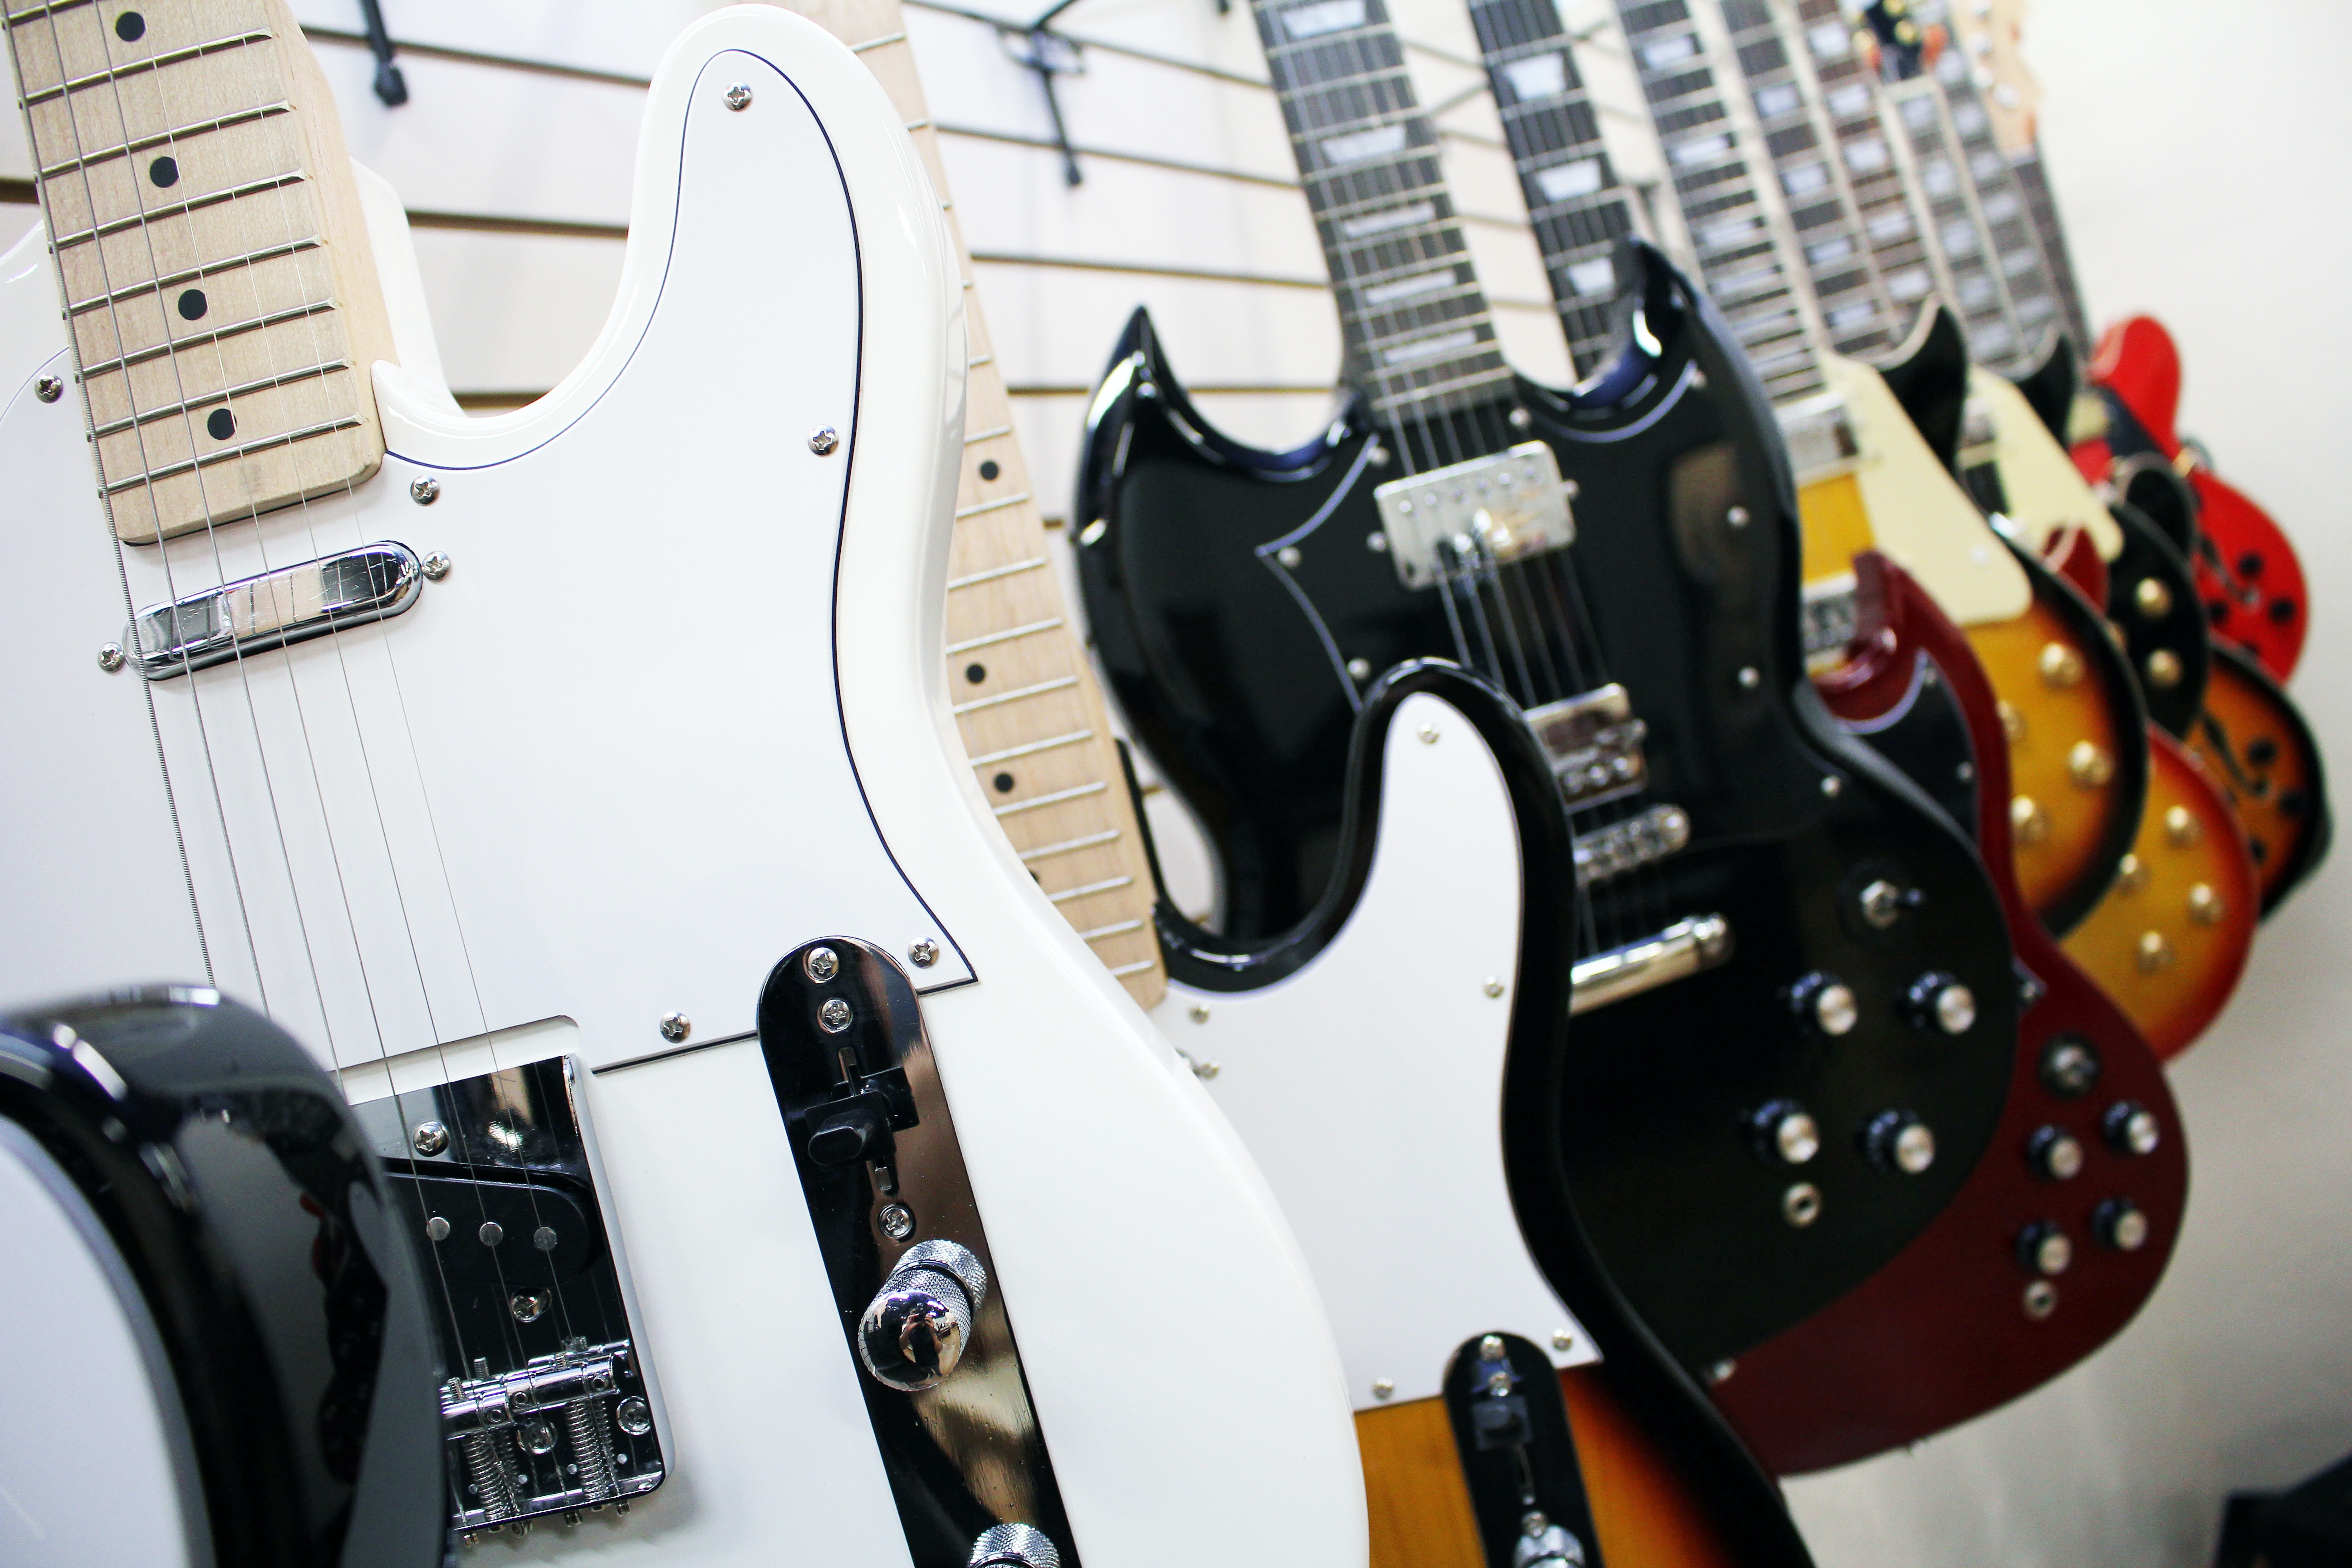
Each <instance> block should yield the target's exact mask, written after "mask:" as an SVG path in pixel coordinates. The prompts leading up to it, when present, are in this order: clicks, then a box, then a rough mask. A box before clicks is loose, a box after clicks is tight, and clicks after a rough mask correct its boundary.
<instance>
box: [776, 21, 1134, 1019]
mask: <svg viewBox="0 0 2352 1568" xmlns="http://www.w3.org/2000/svg"><path fill="white" fill-rule="evenodd" d="M793 9H794V10H797V11H799V12H801V13H802V14H803V16H807V17H808V18H809V19H810V20H811V21H814V22H815V23H817V24H818V25H819V26H823V27H824V28H825V29H826V30H827V31H828V32H830V33H832V34H833V35H834V37H837V38H839V39H840V40H841V41H842V42H843V43H845V44H846V45H848V46H849V47H850V48H851V49H852V50H854V51H855V52H856V54H857V56H858V58H860V59H862V60H864V61H865V62H866V68H868V69H870V70H871V71H872V72H873V73H874V76H875V78H876V79H877V80H878V81H879V82H880V83H881V84H882V87H883V89H884V90H886V91H887V92H888V93H889V95H890V101H891V104H892V106H893V107H894V108H896V109H897V110H898V115H899V117H900V119H901V120H902V121H904V122H905V123H906V126H907V129H908V132H911V133H912V135H913V137H914V140H915V146H916V149H917V151H918V152H919V153H921V154H922V158H923V166H924V167H925V168H926V169H927V170H928V171H929V174H930V176H931V184H932V188H933V189H934V190H935V191H937V192H938V193H939V194H940V205H941V206H942V207H943V208H944V209H945V216H946V218H947V225H948V232H949V235H950V237H952V238H953V240H954V242H955V250H956V265H957V267H958V268H960V269H961V273H962V277H963V281H964V312H965V314H964V321H965V328H966V331H967V334H968V337H969V341H970V344H971V368H970V371H969V373H968V376H967V379H966V382H965V392H964V397H965V404H964V454H963V468H962V477H961V479H960V480H959V481H958V487H957V490H956V525H955V542H954V544H953V545H952V547H951V551H950V556H949V565H948V603H947V652H948V689H949V690H950V692H951V693H953V694H954V699H955V711H956V726H957V731H958V732H959V733H960V734H961V736H962V738H963V743H964V750H965V752H966V753H967V754H968V755H969V756H970V758H971V764H972V767H973V769H974V771H975V772H976V773H978V774H979V778H980V784H981V789H982V793H983V794H984V795H987V797H988V799H989V802H990V804H991V805H992V806H993V807H994V808H995V812H996V820H997V823H998V826H1001V827H1003V830H1004V833H1005V837H1008V838H1010V839H1011V840H1012V841H1013V849H1014V850H1015V851H1016V852H1018V853H1019V855H1020V857H1021V860H1022V864H1023V865H1024V866H1026V867H1027V868H1029V870H1030V873H1031V874H1032V875H1033V876H1034V877H1035V878H1036V879H1037V883H1038V886H1040V887H1041V888H1043V889H1045V896H1046V897H1047V898H1048V899H1051V900H1053V901H1054V904H1055V907H1056V908H1057V909H1059V910H1061V912H1062V914H1063V917H1064V918H1065V919H1066V920H1067V921H1069V922H1070V924H1071V925H1072V926H1073V927H1075V928H1076V930H1077V932H1078V934H1079V935H1080V936H1081V937H1083V938H1085V939H1086V942H1087V945H1088V946H1089V947H1090V948H1091V949H1092V950H1093V951H1094V953H1095V955H1096V956H1097V958H1099V959H1101V960H1102V962H1103V963H1105V964H1106V965H1108V968H1109V969H1110V972H1111V973H1113V974H1115V975H1117V976H1118V978H1119V981H1120V983H1121V984H1124V985H1126V987H1127V989H1128V991H1129V994H1131V995H1133V996H1134V997H1135V999H1136V1000H1137V1001H1138V1002H1139V1003H1141V1004H1142V1005H1144V1006H1146V1007H1151V1006H1154V1005H1158V1003H1159V1001H1160V997H1161V995H1162V994H1165V992H1166V990H1167V986H1168V976H1167V971H1166V969H1165V968H1164V967H1163V966H1162V964H1161V962H1160V941H1159V937H1158V935H1157V934H1156V933H1155V932H1154V931H1153V930H1152V925H1151V905H1152V900H1153V898H1154V896H1155V890H1154V889H1153V886H1152V880H1151V872H1150V863H1149V860H1148V859H1147V858H1146V856H1145V855H1144V852H1143V838H1142V834H1141V831H1140V830H1139V826H1138V825H1137V823H1136V820H1135V812H1134V807H1133V803H1132V801H1131V799H1130V797H1129V794H1128V789H1127V782H1126V775H1125V770H1123V769H1122V768H1121V767H1120V765H1119V761H1118V750H1117V748H1116V746H1115V745H1114V743H1113V742H1112V739H1111V731H1110V724H1109V721H1108V716H1107V714H1106V712H1105V710H1104V708H1103V700H1102V693H1101V691H1100V689H1098V688H1097V686H1096V684H1095V679H1094V672H1093V668H1092V667H1091V666H1090V665H1089V664H1088V662H1087V654H1086V649H1085V647H1083V646H1082V645H1081V644H1080V642H1079V640H1078V634H1077V629H1076V626H1074V625H1073V623H1072V621H1071V619H1070V614H1069V607H1068V605H1066V603H1065V601H1064V599H1063V596H1062V587H1061V580H1060V578H1059V577H1058V576H1056V575H1055V571H1054V568H1053V565H1052V558H1051V556H1050V555H1049V554H1048V552H1047V547H1046V543H1045V519H1044V516H1043V515H1042V514H1041V513H1040V511H1039V510H1038V508H1037V502H1036V499H1035V497H1034V493H1033V490H1032V488H1031V485H1030V481H1029V470H1028V466H1027V465H1026V464H1025V463H1024V461H1023V459H1022V456H1021V443H1020V441H1019V440H1018V439H1017V438H1016V437H1014V435H1013V405H1012V403H1011V400H1010V399H1009V398H1008V397H1007V396H1006V395H1005V391H1004V374H1003V370H1002V369H1001V368H1000V367H999V366H998V364H997V363H996V355H995V351H994V349H993V347H992V344H991V342H990V340H989V336H988V326H987V323H986V322H985V321H983V320H982V316H981V311H980V300H979V291H978V290H977V289H974V288H973V287H972V278H971V250H970V248H969V247H966V245H965V244H964V238H963V229H962V226H961V225H960V224H959V223H958V222H957V221H956V215H955V204H954V203H953V202H951V201H950V200H948V199H947V190H948V184H947V174H946V171H945V170H944V168H943V167H942V166H941V164H940V152H939V135H938V132H936V131H935V130H934V129H933V128H932V125H931V119H930V110H929V106H928V105H927V103H926V102H925V100H924V97H923V88H922V80H921V78H920V77H919V75H918V74H917V71H916V66H915V53H914V50H913V48H912V47H910V46H909V45H908V42H907V33H906V27H905V26H904V22H903V19H902V17H901V16H900V13H899V9H898V0H793Z"/></svg>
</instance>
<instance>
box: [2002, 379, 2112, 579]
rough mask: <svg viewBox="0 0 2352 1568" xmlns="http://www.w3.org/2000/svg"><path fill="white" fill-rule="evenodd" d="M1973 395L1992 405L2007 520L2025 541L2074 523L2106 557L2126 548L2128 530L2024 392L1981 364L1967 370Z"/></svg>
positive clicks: (2038, 545)
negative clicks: (2115, 517) (2102, 499)
mask: <svg viewBox="0 0 2352 1568" xmlns="http://www.w3.org/2000/svg"><path fill="white" fill-rule="evenodd" d="M1969 396H1970V397H1973V398H1977V399H1979V400H1981V401H1982V402H1983V403H1984V404H1985V405H1987V406H1988V407H1990V409H1991V410H1992V418H1993V461H1994V462H1995V463H1997V464H1998V465H1999V466H2000V488H2001V491H2002V495H2003V498H2004V499H2005V500H2007V501H2008V502H2009V520H2010V521H2011V522H2013V523H2015V524H2016V525H2017V527H2018V529H2019V531H2020V532H2021V535H2022V537H2023V539H2024V542H2026V544H2027V545H2029V546H2030V547H2031V548H2032V549H2034V550H2037V551H2038V550H2041V549H2042V548H2043V547H2044V546H2046V545H2047V544H2048V543H2049V542H2050V539H2051V536H2052V535H2053V534H2054V533H2056V532H2057V531H2059V530H2060V529H2062V528H2064V527H2066V526H2067V525H2068V524H2070V523H2071V524H2073V525H2074V527H2077V528H2080V529H2082V530H2084V531H2085V532H2087V533H2089V534H2090V536H2091V547H2092V548H2093V549H2095V550H2096V551H2097V552H2099V559H2100V560H2102V561H2113V560H2114V559H2115V558H2116V556H2118V555H2120V554H2122V553H2123V549H2124V531H2123V528H2122V526H2121V525H2120V524H2118V523H2117V522H2116V520H2115V519H2114V518H2113V517H2112V516H2110V515H2109V514H2108V511H2107V509H2106V507H2105V504H2103V503H2102V502H2101V501H2100V500H2099V497H2098V493H2097V492H2096V491H2095V490H2094V489H2091V486H2090V482H2089V481H2088V480H2086V479H2084V478H2083V474H2082V470H2081V469H2079V468H2075V467H2074V458H2070V457H2068V456H2067V455H2066V448H2065V447H2062V446H2060V445H2059V444H2058V440H2057V437H2054V436H2053V435H2051V434H2050V427H2049V426H2046V425H2044V424H2042V416H2040V415H2038V414H2036V413H2034V412H2033V405H2032V404H2031V403H2028V402H2027V401H2026V400H2025V394H2023V393H2021V392H2020V391H2018V390H2017V388H2016V387H2014V386H2012V385H2011V384H2009V381H2008V380H2007V378H2005V377H2003V376H2000V375H1996V374H1993V373H1992V372H1991V371H1989V370H1986V369H1984V368H1983V367H1982V366H1976V367H1973V368H1971V369H1970V370H1969Z"/></svg>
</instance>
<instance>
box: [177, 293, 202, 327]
mask: <svg viewBox="0 0 2352 1568" xmlns="http://www.w3.org/2000/svg"><path fill="white" fill-rule="evenodd" d="M206 309H208V306H207V305H206V303H205V291H204V290H203V289H189V290H188V291H187V292H186V293H184V294H183V295H181V296H180V317H181V319H182V320H183V321H201V320H203V319H204V314H205V310H206Z"/></svg>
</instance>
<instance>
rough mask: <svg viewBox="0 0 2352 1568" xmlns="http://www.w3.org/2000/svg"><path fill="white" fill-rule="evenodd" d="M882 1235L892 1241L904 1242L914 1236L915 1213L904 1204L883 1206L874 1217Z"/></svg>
mask: <svg viewBox="0 0 2352 1568" xmlns="http://www.w3.org/2000/svg"><path fill="white" fill-rule="evenodd" d="M874 1223H875V1224H876V1225H878V1226H881V1227H882V1234H883V1235H885V1236H887V1237H889V1238H890V1239H891V1240H893V1241H904V1240H906V1239H907V1238H908V1237H910V1236H912V1235H914V1234H915V1211H914V1210H913V1209H910V1208H908V1206H907V1205H905V1204H884V1205H882V1207H881V1209H880V1211H879V1212H877V1214H876V1215H875V1216H874Z"/></svg>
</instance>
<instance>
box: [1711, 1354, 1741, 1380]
mask: <svg viewBox="0 0 2352 1568" xmlns="http://www.w3.org/2000/svg"><path fill="white" fill-rule="evenodd" d="M1738 1370H1739V1363H1738V1362H1736V1361H1732V1360H1730V1359H1729V1358H1726V1359H1724V1360H1722V1361H1719V1362H1717V1363H1715V1364H1714V1365H1713V1366H1710V1367H1708V1368H1707V1369H1706V1380H1707V1382H1709V1383H1729V1382H1730V1381H1731V1374H1732V1373H1735V1372H1738Z"/></svg>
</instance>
